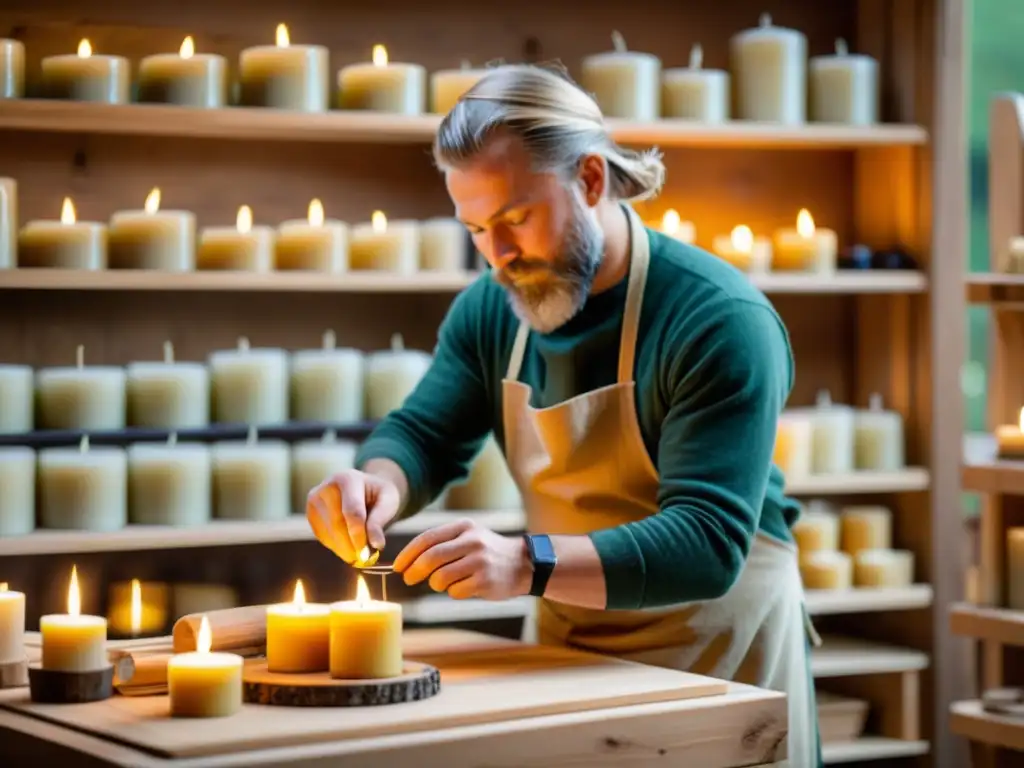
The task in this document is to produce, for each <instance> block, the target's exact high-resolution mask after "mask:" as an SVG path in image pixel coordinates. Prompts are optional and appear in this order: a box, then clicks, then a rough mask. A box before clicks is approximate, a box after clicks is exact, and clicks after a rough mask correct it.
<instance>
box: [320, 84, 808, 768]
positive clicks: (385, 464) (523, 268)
mask: <svg viewBox="0 0 1024 768" xmlns="http://www.w3.org/2000/svg"><path fill="white" fill-rule="evenodd" d="M434 155H435V159H436V161H437V164H438V166H439V167H440V168H441V170H442V171H443V172H444V175H445V181H446V184H447V188H448V192H449V194H450V196H451V198H452V200H453V201H454V203H455V207H456V211H457V215H458V217H459V219H460V220H461V221H462V222H463V223H464V224H465V225H466V227H467V228H468V230H469V231H470V233H471V234H472V236H473V240H474V242H475V244H476V247H477V248H478V250H479V251H480V252H481V253H482V254H483V255H484V256H485V257H486V258H487V260H488V262H489V263H490V265H491V267H492V270H491V271H490V272H489V273H488V274H486V275H484V276H482V277H481V278H479V279H478V280H477V281H476V282H474V283H473V285H471V286H470V287H469V288H468V289H466V290H465V291H464V292H463V293H462V294H461V295H459V296H458V298H456V300H455V302H454V303H453V305H452V307H451V309H450V311H449V313H448V316H447V317H446V319H445V321H444V323H443V325H442V327H441V329H440V332H439V340H438V345H437V348H436V350H435V358H434V363H433V365H432V367H431V368H430V370H429V371H428V373H427V374H426V376H425V377H424V379H423V380H422V381H421V383H420V384H419V385H418V386H417V388H416V390H415V391H414V392H413V393H412V394H411V395H410V396H409V397H408V399H407V400H406V402H405V403H404V404H403V406H402V407H401V408H400V409H399V410H397V411H395V412H393V413H391V414H390V415H389V416H388V417H387V418H386V419H384V421H383V422H382V423H381V424H380V425H379V426H378V428H377V429H376V430H375V431H374V432H373V434H372V435H371V436H370V437H369V438H368V440H367V441H366V442H365V443H364V444H363V446H362V448H361V450H360V454H359V457H358V461H357V466H358V469H357V470H351V471H347V472H342V473H340V474H338V475H336V476H334V477H332V478H329V479H328V480H326V481H325V482H324V483H323V484H321V485H320V486H318V487H317V488H315V489H314V490H313V491H312V492H311V493H310V496H309V503H308V507H307V515H308V517H309V520H310V524H311V525H312V527H313V529H314V531H315V532H316V535H317V537H318V538H319V539H320V541H321V542H323V544H324V545H325V546H327V547H328V548H330V549H331V550H333V551H334V552H335V553H336V554H337V555H338V556H339V557H341V558H342V559H344V560H345V561H346V562H349V563H352V562H356V561H357V560H358V555H357V553H360V552H361V550H362V549H363V547H364V546H369V547H372V548H375V549H380V548H382V547H383V546H384V531H385V529H386V527H387V526H388V524H389V523H391V522H392V521H394V520H395V519H397V518H398V517H400V516H408V515H411V514H414V513H415V512H417V511H418V510H420V509H422V508H423V507H424V506H425V505H426V504H428V503H429V502H430V501H431V500H432V499H433V498H435V497H436V496H437V495H438V494H439V493H440V492H441V491H442V490H443V489H444V487H445V486H446V485H448V484H449V483H451V482H453V481H456V480H459V479H462V478H464V477H465V476H466V474H467V469H468V466H469V464H470V462H471V461H472V459H473V458H474V456H475V454H476V453H477V452H478V451H479V449H480V447H481V445H482V441H483V440H484V439H485V437H486V436H487V435H488V434H489V433H490V432H491V431H493V432H494V434H495V436H496V438H497V440H498V442H499V444H500V445H502V446H503V450H504V453H505V457H506V459H507V461H508V464H509V468H510V470H511V472H512V475H513V477H514V478H515V480H516V483H517V485H518V486H519V489H520V491H521V493H522V495H523V500H524V505H525V509H526V512H527V521H528V529H529V531H530V535H528V536H526V537H508V536H501V535H498V534H496V533H493V532H491V531H488V530H484V529H482V528H481V527H480V526H478V525H477V524H475V523H474V522H473V521H472V520H471V519H470V520H461V519H458V520H453V522H450V523H446V524H444V525H441V526H439V527H437V528H435V529H433V530H429V531H427V532H425V533H423V534H420V535H419V536H417V537H416V538H415V539H413V540H412V541H411V542H410V543H409V544H408V545H407V546H406V547H405V549H404V550H402V552H401V553H399V555H398V556H397V557H396V559H395V561H394V567H395V570H396V571H397V572H399V573H402V574H403V576H404V579H405V581H406V582H407V583H409V584H415V583H419V582H423V581H426V582H427V583H428V584H429V585H430V587H432V588H433V589H434V590H437V591H446V592H447V593H448V594H449V595H451V596H452V597H454V598H460V599H461V598H469V597H477V598H483V599H489V600H503V599H507V598H511V597H514V596H518V595H527V594H530V595H534V596H536V597H541V598H542V599H541V600H539V601H538V607H537V617H536V620H535V621H536V625H535V632H536V635H537V638H538V640H539V641H540V642H545V643H562V644H566V645H571V646H573V647H577V648H582V649H586V650H590V651H594V652H599V653H608V654H615V655H617V656H621V657H625V658H630V659H635V660H639V661H643V662H646V663H651V664H656V665H661V666H666V667H672V668H677V669H685V670H691V671H693V672H697V673H700V674H705V675H711V676H715V677H721V678H726V679H731V680H737V681H741V682H746V683H750V684H754V685H759V686H763V687H766V688H772V689H775V690H779V691H784V692H785V693H786V694H787V695H788V697H789V716H790V720H789V728H790V731H789V742H788V749H789V764H790V765H792V766H798V767H799V768H807V767H808V766H815V765H818V764H820V749H819V748H818V747H817V743H816V742H817V724H816V723H817V720H816V713H815V708H814V696H813V684H812V681H811V679H810V675H809V667H808V644H807V634H806V632H805V629H806V628H807V626H808V625H807V624H806V614H805V612H804V607H803V590H802V587H801V583H800V577H799V572H798V568H797V559H796V553H795V547H794V544H793V540H792V537H791V536H790V532H789V529H790V526H791V525H792V523H793V522H794V520H795V518H796V516H797V514H798V510H797V507H796V505H795V504H793V503H792V502H790V501H789V500H787V499H786V498H785V496H784V494H783V491H782V485H783V478H782V475H781V473H780V472H779V471H778V470H777V469H776V468H774V467H773V465H772V452H773V446H774V441H775V429H776V421H777V418H778V416H779V413H780V411H781V409H782V408H783V406H784V404H785V402H786V398H787V397H788V394H789V391H790V387H791V385H792V377H793V363H792V356H791V352H790V348H789V340H788V337H787V333H786V330H785V328H784V327H783V325H782V322H781V321H780V319H779V317H778V315H777V314H776V313H775V311H774V309H773V308H772V306H771V304H770V303H769V302H768V301H767V300H766V299H765V297H764V296H763V295H762V294H761V293H760V292H758V291H757V290H756V289H755V288H754V287H752V285H751V284H750V282H749V280H747V278H746V277H745V276H744V275H743V274H741V273H740V272H739V271H737V270H735V269H734V268H732V267H731V266H729V265H727V264H726V263H725V262H723V261H721V260H719V259H717V258H715V257H714V256H712V255H710V254H707V253H705V252H703V251H701V250H699V249H697V248H694V247H690V246H686V245H684V244H681V243H679V242H677V241H675V240H673V239H671V238H668V237H666V236H664V235H662V234H660V233H657V232H654V231H650V230H647V229H646V228H644V227H643V225H642V224H641V223H640V221H639V219H638V218H637V216H636V214H635V213H633V211H632V209H630V208H629V207H628V206H626V205H624V203H625V202H627V201H631V200H640V199H644V198H649V197H651V196H653V195H655V194H657V193H658V191H659V190H660V187H661V185H662V181H663V177H664V166H663V165H662V163H661V160H660V157H659V155H658V154H657V153H655V152H646V153H637V152H633V151H630V150H626V149H623V148H621V147H619V146H617V145H616V144H615V142H614V141H612V139H611V138H610V136H609V133H608V130H607V129H606V127H605V125H604V123H603V119H602V115H601V112H600V110H599V108H598V107H597V105H596V103H595V102H594V101H593V100H592V99H591V98H590V97H589V96H588V95H587V94H586V93H584V92H583V91H582V90H580V89H579V88H578V87H576V85H575V84H573V83H572V82H571V81H570V80H568V79H567V78H565V77H563V76H562V75H560V74H558V73H555V72H552V71H549V70H546V69H542V68H537V67H530V66H505V67H500V68H497V69H495V70H493V71H492V72H490V73H489V74H488V75H487V76H486V77H485V78H484V79H483V80H481V81H480V82H479V83H478V84H477V85H476V86H475V87H474V88H473V89H472V90H471V91H469V92H468V93H467V94H466V95H465V96H464V97H463V99H462V100H461V101H460V102H459V103H458V104H457V105H456V106H455V107H454V108H453V110H452V111H451V113H449V114H448V115H447V116H446V117H445V119H444V121H443V122H442V124H441V127H440V129H439V131H438V135H437V138H436V140H435V144H434Z"/></svg>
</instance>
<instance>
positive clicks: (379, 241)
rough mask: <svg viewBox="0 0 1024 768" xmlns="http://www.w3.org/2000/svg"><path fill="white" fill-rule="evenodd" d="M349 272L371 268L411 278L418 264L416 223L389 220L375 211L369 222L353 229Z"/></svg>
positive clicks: (418, 232)
mask: <svg viewBox="0 0 1024 768" xmlns="http://www.w3.org/2000/svg"><path fill="white" fill-rule="evenodd" d="M350 263H351V266H352V269H370V270H380V271H386V272H395V273H398V274H403V275H411V274H413V273H415V272H416V270H417V268H418V267H419V263H420V224H419V222H418V221H411V220H409V221H388V218H387V216H385V215H384V213H383V212H382V211H374V212H373V216H372V217H371V220H370V223H368V224H366V223H364V224H357V225H356V226H355V227H353V228H352V246H351V254H350Z"/></svg>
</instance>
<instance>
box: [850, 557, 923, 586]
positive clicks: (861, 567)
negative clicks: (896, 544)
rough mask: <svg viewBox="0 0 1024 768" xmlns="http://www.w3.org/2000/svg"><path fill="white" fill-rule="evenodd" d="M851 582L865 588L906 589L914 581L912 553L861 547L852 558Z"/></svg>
mask: <svg viewBox="0 0 1024 768" xmlns="http://www.w3.org/2000/svg"><path fill="white" fill-rule="evenodd" d="M853 583H854V585H855V586H858V587H863V588H867V589H906V588H907V587H909V586H911V585H912V584H913V583H914V553H913V552H911V551H910V550H908V549H862V550H861V551H860V552H858V553H857V554H856V556H855V557H854V558H853Z"/></svg>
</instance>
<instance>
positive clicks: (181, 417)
mask: <svg viewBox="0 0 1024 768" xmlns="http://www.w3.org/2000/svg"><path fill="white" fill-rule="evenodd" d="M125 374H126V377H127V402H128V423H129V424H130V425H132V426H133V427H153V428H158V429H196V428H199V427H205V426H206V425H207V424H209V423H210V373H209V371H208V370H207V368H206V366H205V365H203V364H202V363H186V362H176V361H175V359H174V345H173V344H171V342H169V341H166V342H164V359H163V362H148V361H142V362H134V363H129V364H128V367H127V368H126V371H125Z"/></svg>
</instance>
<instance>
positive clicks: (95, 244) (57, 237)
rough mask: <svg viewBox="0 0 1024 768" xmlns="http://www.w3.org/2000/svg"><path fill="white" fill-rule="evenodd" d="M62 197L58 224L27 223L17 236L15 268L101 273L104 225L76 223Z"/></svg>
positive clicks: (104, 262)
mask: <svg viewBox="0 0 1024 768" xmlns="http://www.w3.org/2000/svg"><path fill="white" fill-rule="evenodd" d="M77 219H78V217H77V215H76V213H75V205H74V203H72V202H71V198H68V197H65V198H64V202H63V204H62V205H61V209H60V221H50V220H39V221H30V222H28V223H27V224H26V225H25V226H24V227H22V228H21V232H19V233H18V266H19V267H51V268H56V269H105V268H106V266H107V225H106V224H100V223H99V222H97V221H78V220H77Z"/></svg>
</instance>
